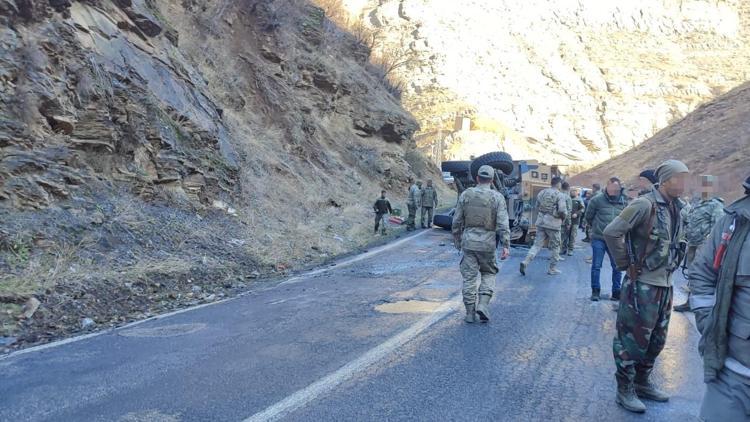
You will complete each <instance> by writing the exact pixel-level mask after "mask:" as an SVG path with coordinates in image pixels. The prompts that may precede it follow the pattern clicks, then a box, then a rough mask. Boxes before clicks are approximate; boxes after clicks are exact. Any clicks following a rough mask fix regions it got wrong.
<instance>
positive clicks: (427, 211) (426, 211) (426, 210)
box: [419, 180, 438, 229]
mask: <svg viewBox="0 0 750 422" xmlns="http://www.w3.org/2000/svg"><path fill="white" fill-rule="evenodd" d="M420 197H421V203H422V215H421V216H420V218H419V223H420V225H421V226H422V228H423V229H424V228H431V227H432V211H433V210H434V209H435V207H436V206H437V204H438V197H437V191H436V190H435V188H434V187H432V180H428V181H427V186H425V188H424V189H422V194H421V196H420ZM425 217H427V218H425ZM425 220H427V221H426V223H427V224H425Z"/></svg>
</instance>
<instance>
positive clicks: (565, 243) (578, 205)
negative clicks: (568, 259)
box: [561, 188, 584, 256]
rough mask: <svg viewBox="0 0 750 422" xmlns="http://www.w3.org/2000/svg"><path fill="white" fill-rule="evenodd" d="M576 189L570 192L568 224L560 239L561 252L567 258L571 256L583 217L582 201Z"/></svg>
mask: <svg viewBox="0 0 750 422" xmlns="http://www.w3.org/2000/svg"><path fill="white" fill-rule="evenodd" d="M578 194H579V191H578V189H575V188H573V189H571V190H570V202H571V209H570V224H568V226H567V227H566V228H565V231H564V232H563V239H562V252H561V253H566V254H567V255H568V256H573V248H574V247H575V244H576V235H577V234H578V225H579V224H580V222H581V218H582V217H583V211H584V206H583V200H581V198H580V197H579V196H578Z"/></svg>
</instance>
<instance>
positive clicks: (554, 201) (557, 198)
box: [520, 177, 568, 275]
mask: <svg viewBox="0 0 750 422" xmlns="http://www.w3.org/2000/svg"><path fill="white" fill-rule="evenodd" d="M561 183H562V179H560V178H559V177H553V178H552V182H551V184H552V186H551V187H549V188H547V189H545V190H543V191H541V192H539V195H537V197H536V206H537V210H538V211H539V214H538V216H537V219H536V238H535V239H534V245H533V246H532V247H531V249H529V253H528V254H526V258H525V259H524V260H523V262H521V266H520V271H521V274H522V275H526V267H528V266H529V264H530V263H531V261H533V260H534V257H536V254H538V253H539V251H540V250H541V249H542V248H544V242H545V241H549V249H550V251H551V252H552V259H551V260H550V264H549V269H548V270H547V274H549V275H556V274H560V270H558V269H557V263H558V261H560V237H561V234H560V230H562V224H563V221H565V219H566V217H567V211H568V208H567V207H568V206H567V204H566V202H565V196H564V195H563V194H562V192H560V186H561Z"/></svg>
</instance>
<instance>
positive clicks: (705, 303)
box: [689, 177, 750, 422]
mask: <svg viewBox="0 0 750 422" xmlns="http://www.w3.org/2000/svg"><path fill="white" fill-rule="evenodd" d="M743 186H744V188H745V196H744V197H743V198H741V199H739V200H737V201H736V202H734V203H733V204H732V205H730V206H729V207H727V209H726V215H725V216H724V217H722V218H721V219H720V220H719V221H718V222H717V223H716V225H714V228H713V230H712V231H711V234H710V236H709V238H708V240H707V241H706V242H705V243H704V244H703V246H701V247H700V248H699V250H698V253H697V256H696V258H695V260H694V261H693V264H692V265H691V266H690V272H689V276H690V286H691V289H692V291H691V293H692V295H691V296H690V307H691V308H692V310H693V312H694V313H695V321H696V325H697V326H698V330H699V331H700V332H701V341H700V344H699V350H700V352H701V354H702V355H703V373H704V379H705V382H706V394H705V395H704V396H703V404H702V405H701V418H703V420H705V421H707V422H714V421H721V422H723V421H747V420H750V236H749V235H748V233H750V177H748V178H747V180H745V183H744V184H743Z"/></svg>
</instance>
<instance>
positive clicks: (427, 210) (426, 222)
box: [419, 207, 434, 227]
mask: <svg viewBox="0 0 750 422" xmlns="http://www.w3.org/2000/svg"><path fill="white" fill-rule="evenodd" d="M433 209H434V208H432V207H422V215H421V216H420V217H419V224H420V225H421V226H422V227H425V226H427V227H432V210H433ZM425 217H427V218H425Z"/></svg>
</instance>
